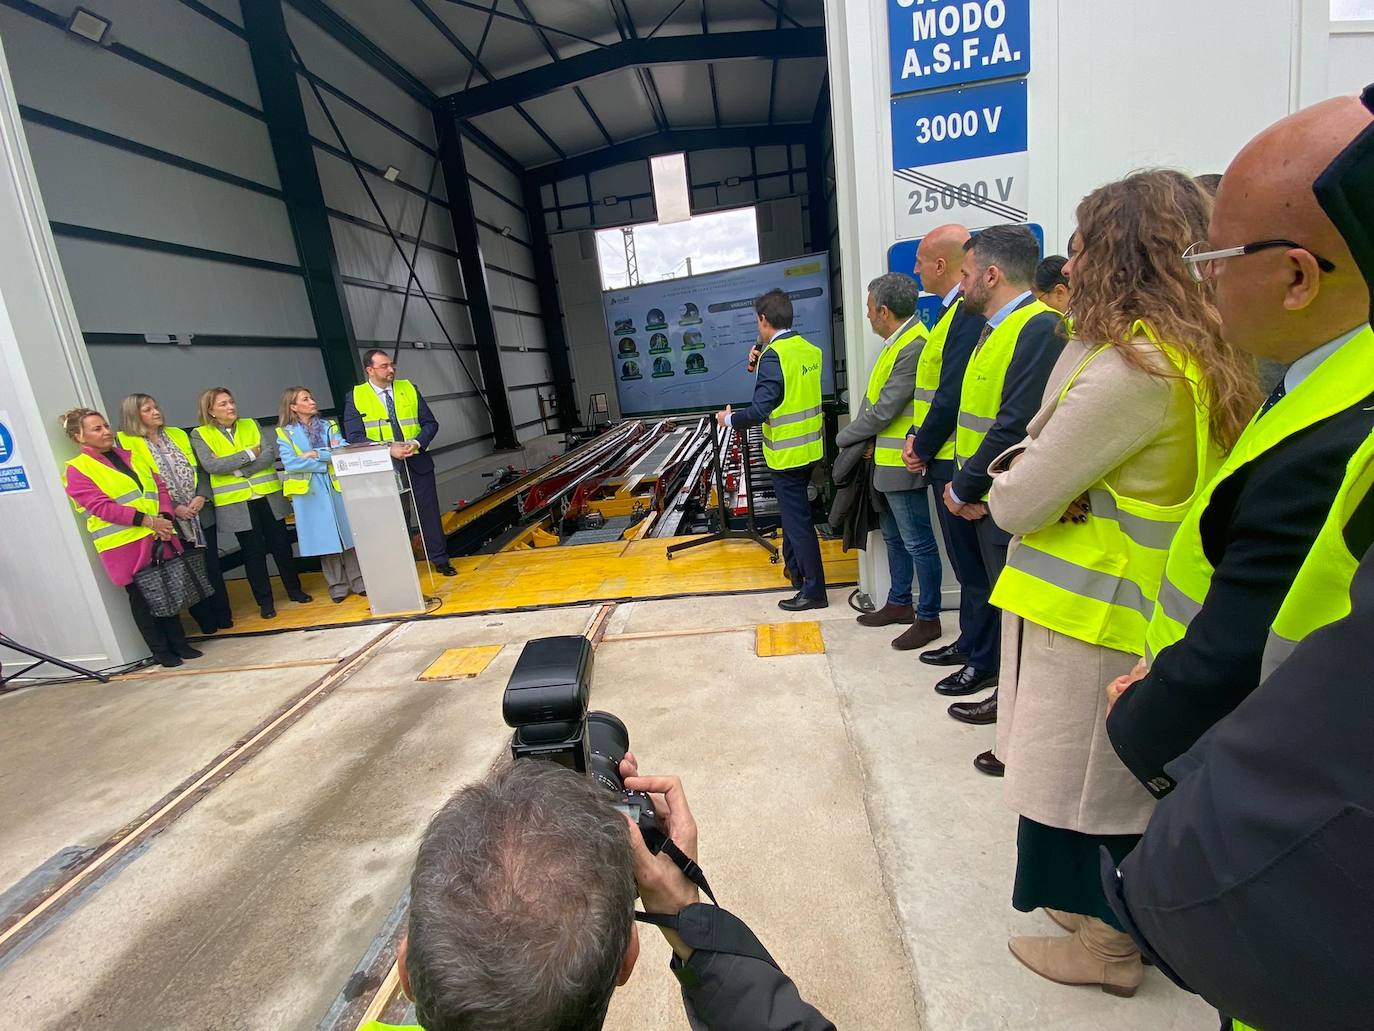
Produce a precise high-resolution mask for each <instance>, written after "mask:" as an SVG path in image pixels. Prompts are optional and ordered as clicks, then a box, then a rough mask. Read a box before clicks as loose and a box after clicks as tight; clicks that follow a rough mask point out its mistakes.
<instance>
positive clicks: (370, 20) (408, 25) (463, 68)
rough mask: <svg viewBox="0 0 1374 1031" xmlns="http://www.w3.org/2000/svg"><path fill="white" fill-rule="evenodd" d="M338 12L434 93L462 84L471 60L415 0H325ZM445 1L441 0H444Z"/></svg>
mask: <svg viewBox="0 0 1374 1031" xmlns="http://www.w3.org/2000/svg"><path fill="white" fill-rule="evenodd" d="M326 2H327V3H328V4H329V6H330V7H332V8H333V9H334V10H335V12H337V13H338V14H339V15H341V16H342V17H343V18H344V19H345V20H346V21H348V22H350V23H352V25H353V27H354V28H356V29H357V30H358V31H359V32H361V33H362V34H363V35H364V36H366V37H367V38H368V39H370V40H372V42H374V43H376V44H377V46H378V47H380V48H381V49H382V51H384V52H385V53H386V54H387V55H389V56H390V57H391V58H392V59H393V60H395V61H396V63H397V64H399V65H400V66H401V67H402V68H404V69H406V70H407V71H409V72H410V73H411V74H412V75H414V76H415V77H416V78H417V79H419V80H420V81H421V82H423V83H424V84H425V85H426V86H428V87H429V88H430V89H432V90H434V91H435V92H441V90H440V89H439V85H440V84H444V85H446V86H451V85H453V84H455V83H456V84H457V85H458V86H461V85H462V84H463V81H464V79H466V77H467V74H468V63H467V61H465V60H463V55H462V54H460V53H458V51H457V50H455V49H453V47H452V46H450V45H449V43H448V42H447V41H446V40H445V39H444V37H443V36H441V35H440V34H439V32H438V31H437V30H436V29H435V28H434V26H433V25H431V24H430V23H429V20H428V19H427V18H426V17H425V16H424V15H423V14H421V13H420V11H419V10H418V9H417V8H416V7H415V5H414V4H412V3H391V4H379V3H377V2H376V0H326ZM441 2H442V0H441Z"/></svg>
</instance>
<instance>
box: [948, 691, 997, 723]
mask: <svg viewBox="0 0 1374 1031" xmlns="http://www.w3.org/2000/svg"><path fill="white" fill-rule="evenodd" d="M948 712H949V714H950V715H951V716H953V717H954V718H955V719H956V720H958V721H959V722H960V723H972V724H973V725H974V726H975V727H981V726H983V725H984V724H987V723H996V722H997V692H996V691H994V692H992V694H990V695H988V696H987V697H986V698H984V699H983V700H982V701H980V702H955V703H954V704H953V705H951V706H950V707H949V709H948Z"/></svg>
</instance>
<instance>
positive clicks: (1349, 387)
mask: <svg viewBox="0 0 1374 1031" xmlns="http://www.w3.org/2000/svg"><path fill="white" fill-rule="evenodd" d="M1370 120H1371V119H1370V112H1369V111H1368V110H1367V109H1365V108H1364V107H1363V106H1361V104H1360V103H1359V102H1358V100H1357V99H1356V98H1354V97H1338V98H1336V99H1333V100H1329V101H1325V102H1323V103H1321V104H1317V105H1315V106H1313V107H1310V108H1307V109H1305V110H1303V111H1300V112H1298V113H1297V114H1295V115H1291V116H1289V117H1288V118H1285V119H1284V120H1282V121H1280V122H1279V123H1277V124H1276V125H1274V126H1272V127H1270V128H1269V129H1267V130H1265V131H1264V132H1263V133H1261V134H1260V135H1259V136H1257V137H1256V138H1255V139H1254V140H1252V141H1251V142H1250V143H1249V144H1247V145H1246V146H1245V148H1244V149H1242V150H1241V152H1240V154H1239V155H1237V157H1236V159H1235V161H1233V162H1232V164H1231V167H1230V168H1228V169H1227V171H1226V174H1225V176H1224V177H1223V178H1222V182H1221V189H1220V191H1219V192H1218V194H1217V203H1216V208H1215V210H1214V212H1213V215H1212V223H1211V228H1210V231H1209V234H1208V236H1209V239H1208V241H1207V242H1206V243H1204V244H1201V245H1199V247H1200V249H1201V250H1202V252H1203V253H1202V254H1201V256H1200V257H1199V256H1198V255H1197V254H1196V253H1195V254H1193V255H1190V261H1191V262H1192V263H1193V264H1194V265H1196V266H1198V269H1197V274H1198V275H1200V276H1202V277H1203V278H1210V279H1212V280H1214V282H1215V284H1216V302H1217V307H1218V309H1219V310H1220V312H1221V317H1222V333H1223V335H1224V336H1225V337H1226V339H1227V340H1229V341H1230V342H1231V343H1233V344H1235V345H1237V346H1239V347H1241V348H1244V349H1245V350H1247V351H1249V352H1251V353H1252V354H1255V355H1257V356H1260V357H1265V358H1273V359H1275V360H1279V361H1283V362H1285V363H1287V364H1288V371H1287V372H1286V373H1285V375H1284V378H1283V380H1282V381H1281V382H1280V383H1279V385H1278V386H1277V387H1276V388H1275V390H1274V393H1273V394H1271V395H1270V397H1269V400H1268V401H1266V402H1265V405H1264V407H1263V408H1262V409H1261V412H1260V414H1259V415H1258V416H1257V418H1256V420H1255V421H1254V422H1253V423H1251V425H1250V427H1249V428H1247V430H1246V431H1245V433H1244V434H1243V435H1242V436H1241V438H1240V440H1239V441H1238V442H1237V443H1236V446H1235V447H1234V448H1233V449H1232V452H1231V456H1230V457H1229V458H1228V461H1227V464H1226V466H1223V468H1222V470H1221V471H1220V472H1219V473H1218V476H1217V478H1216V479H1214V480H1213V482H1212V484H1210V485H1209V488H1208V490H1209V492H1210V494H1209V495H1205V496H1204V497H1202V498H1200V499H1199V503H1198V504H1199V505H1201V508H1197V507H1196V506H1195V510H1194V512H1193V513H1190V516H1189V520H1185V523H1184V526H1183V527H1182V528H1181V529H1180V531H1179V534H1178V535H1177V536H1176V537H1175V538H1174V542H1173V544H1172V546H1171V548H1170V561H1169V565H1168V566H1167V567H1166V571H1165V577H1166V583H1165V584H1164V585H1163V586H1162V587H1161V590H1160V598H1159V602H1158V604H1157V608H1156V613H1155V618H1154V619H1153V620H1152V621H1151V627H1150V631H1151V635H1152V636H1153V635H1154V634H1155V632H1156V630H1157V628H1158V627H1159V626H1160V625H1161V622H1162V621H1163V620H1165V619H1168V620H1172V621H1173V625H1174V626H1175V627H1178V626H1181V627H1182V628H1183V629H1182V633H1181V635H1179V634H1178V633H1177V632H1175V633H1174V634H1173V635H1172V636H1174V637H1175V638H1176V639H1175V640H1173V641H1172V642H1171V643H1168V644H1167V645H1166V646H1165V647H1162V648H1154V651H1156V652H1157V654H1155V655H1154V656H1153V662H1152V664H1151V665H1150V666H1149V667H1148V668H1146V665H1145V664H1144V663H1142V664H1141V665H1140V666H1138V667H1137V669H1136V671H1135V672H1134V673H1133V674H1131V675H1130V676H1128V677H1122V678H1119V679H1118V680H1117V681H1115V682H1114V683H1113V684H1112V685H1111V687H1110V689H1109V694H1110V696H1111V697H1113V698H1114V699H1115V703H1114V706H1113V708H1112V710H1111V712H1110V715H1109V716H1108V718H1107V730H1108V733H1109V734H1110V736H1111V739H1112V745H1113V747H1115V749H1116V751H1117V754H1118V755H1119V756H1120V757H1121V759H1122V761H1123V762H1124V763H1125V764H1126V766H1127V767H1128V768H1129V769H1130V770H1131V772H1132V773H1134V774H1135V775H1136V777H1137V778H1139V779H1140V781H1141V782H1142V783H1143V784H1145V786H1146V787H1147V788H1148V789H1149V790H1150V791H1151V792H1153V793H1154V794H1155V795H1156V796H1162V795H1165V794H1167V793H1168V792H1169V791H1170V790H1172V788H1173V787H1174V784H1175V780H1174V777H1173V775H1172V773H1170V772H1168V771H1167V770H1166V767H1167V766H1168V764H1170V763H1172V762H1173V761H1174V760H1175V759H1177V758H1178V757H1179V756H1180V755H1182V754H1183V753H1184V752H1186V751H1187V750H1188V749H1189V748H1190V747H1192V745H1193V744H1194V743H1195V742H1196V741H1197V740H1198V738H1199V737H1200V736H1201V735H1202V734H1203V733H1204V732H1205V731H1206V730H1207V729H1208V728H1210V727H1211V726H1212V725H1213V724H1215V723H1216V722H1217V721H1218V720H1221V719H1222V718H1223V717H1225V716H1226V715H1227V714H1228V713H1230V712H1231V711H1232V710H1233V709H1234V708H1235V707H1236V706H1237V705H1239V704H1240V703H1241V702H1242V701H1243V700H1244V699H1245V698H1246V697H1247V696H1248V695H1249V694H1250V693H1251V692H1252V691H1253V690H1254V689H1255V688H1256V687H1257V686H1258V685H1259V683H1260V679H1261V675H1260V670H1261V665H1262V658H1263V656H1264V652H1265V646H1266V642H1267V641H1268V640H1269V638H1270V630H1271V627H1272V625H1273V623H1274V619H1275V616H1276V614H1277V613H1278V611H1279V608H1280V606H1281V605H1282V603H1283V601H1284V598H1285V596H1286V595H1287V594H1288V592H1289V590H1290V588H1291V587H1292V585H1293V582H1294V578H1295V577H1296V575H1297V572H1298V569H1299V567H1300V566H1301V564H1302V563H1303V561H1304V559H1305V558H1306V557H1307V555H1308V552H1309V551H1310V550H1311V548H1312V542H1313V540H1314V538H1315V537H1316V535H1317V532H1318V531H1319V530H1320V528H1321V526H1322V524H1323V522H1324V521H1325V520H1326V517H1327V514H1328V513H1329V511H1330V510H1331V506H1332V500H1333V498H1334V497H1335V494H1336V492H1337V489H1338V488H1339V486H1340V484H1341V481H1342V479H1343V477H1344V475H1345V469H1346V464H1347V462H1348V461H1349V459H1350V456H1351V455H1352V454H1353V453H1354V452H1355V450H1356V448H1357V447H1359V445H1360V444H1362V443H1363V442H1364V440H1365V439H1366V438H1367V437H1368V435H1369V433H1370V432H1371V428H1374V371H1371V370H1374V337H1371V334H1370V330H1369V325H1368V318H1369V308H1370V292H1369V289H1368V287H1367V285H1366V284H1365V282H1364V280H1363V278H1362V277H1361V275H1360V271H1359V268H1358V266H1357V264H1356V262H1355V260H1354V257H1353V255H1352V254H1351V251H1350V249H1349V247H1348V246H1347V244H1346V242H1345V240H1344V239H1343V238H1342V236H1341V233H1340V232H1339V231H1338V230H1337V228H1336V226H1335V225H1334V224H1333V223H1332V222H1331V220H1330V218H1329V217H1328V216H1327V215H1326V214H1325V213H1324V212H1323V211H1322V209H1321V207H1320V206H1319V204H1318V202H1317V200H1316V197H1315V196H1314V193H1313V182H1314V180H1315V179H1316V178H1317V176H1318V175H1319V174H1320V173H1321V172H1322V171H1323V169H1325V168H1326V166H1327V165H1328V164H1329V163H1330V162H1331V161H1332V159H1333V158H1334V157H1335V156H1336V155H1337V154H1338V153H1340V152H1341V151H1342V150H1344V149H1345V148H1346V146H1347V145H1348V144H1349V142H1350V141H1351V140H1352V139H1353V138H1354V137H1356V136H1357V135H1359V134H1360V133H1361V132H1362V131H1364V130H1366V129H1367V127H1368V126H1369V124H1370ZM1256 441H1263V442H1264V446H1263V447H1261V446H1260V444H1258V443H1256ZM1194 517H1197V518H1196V520H1195V522H1196V525H1195V527H1194V528H1192V530H1191V532H1190V526H1189V523H1190V521H1194ZM1184 574H1186V576H1185V575H1184ZM1184 579H1187V580H1190V581H1192V582H1194V583H1195V585H1196V584H1198V583H1199V582H1200V586H1201V590H1200V591H1199V590H1197V589H1196V588H1195V589H1194V590H1193V591H1192V593H1189V591H1188V590H1187V589H1185V588H1184V587H1183V585H1182V582H1181V581H1182V580H1184ZM1198 595H1200V596H1198ZM1147 639H1148V638H1147ZM1295 715H1296V713H1295Z"/></svg>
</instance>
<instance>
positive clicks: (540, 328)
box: [492, 311, 549, 386]
mask: <svg viewBox="0 0 1374 1031" xmlns="http://www.w3.org/2000/svg"><path fill="white" fill-rule="evenodd" d="M492 316H493V318H494V320H495V322H496V339H497V340H498V341H499V342H500V344H501V346H502V347H521V348H525V349H526V353H531V351H532V353H533V354H534V355H535V356H537V357H538V358H539V359H540V361H541V362H542V364H543V365H544V366H547V365H548V355H547V354H546V353H544V352H546V351H547V349H548V342H547V341H546V340H545V338H544V323H543V320H541V319H540V318H538V317H537V316H530V315H512V314H510V313H509V312H504V311H498V312H493V313H492ZM514 353H516V352H511V351H503V352H501V359H502V361H504V360H505V359H506V358H507V357H510V356H511V355H512V354H514ZM534 378H535V379H548V378H549V377H547V376H536V377H534ZM530 381H531V378H530V377H528V376H522V377H520V378H517V379H514V380H509V381H508V382H507V385H508V386H514V385H515V384H516V383H528V382H530Z"/></svg>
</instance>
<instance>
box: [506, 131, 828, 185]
mask: <svg viewBox="0 0 1374 1031" xmlns="http://www.w3.org/2000/svg"><path fill="white" fill-rule="evenodd" d="M812 132H813V130H812V127H811V125H810V123H808V122H799V123H797V124H795V125H736V126H729V127H727V128H723V129H672V130H669V131H668V132H658V133H653V134H652V135H650V136H641V137H639V138H638V139H634V140H627V141H626V142H624V143H617V144H616V145H615V146H614V147H602V148H601V149H600V150H593V151H590V152H588V153H586V154H578V155H575V156H573V157H570V158H566V159H564V160H562V161H555V162H552V163H551V164H547V165H540V166H539V167H538V168H534V169H531V170H530V172H529V173H528V174H529V178H530V181H531V182H533V183H535V184H536V185H538V186H543V185H544V184H545V183H553V182H558V181H559V180H561V179H569V178H572V177H573V176H579V175H586V174H587V173H589V172H596V171H599V170H600V169H603V168H609V167H611V166H612V165H619V164H623V163H624V162H626V161H643V160H647V159H648V158H651V157H653V156H654V155H656V154H672V153H674V152H676V151H692V150H713V149H718V148H726V147H748V146H755V147H769V146H777V145H780V144H788V143H805V142H806V141H807V139H808V138H809V137H810V136H811V134H812ZM592 203H596V201H595V199H593V200H592Z"/></svg>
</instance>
